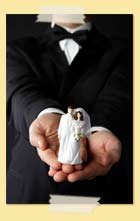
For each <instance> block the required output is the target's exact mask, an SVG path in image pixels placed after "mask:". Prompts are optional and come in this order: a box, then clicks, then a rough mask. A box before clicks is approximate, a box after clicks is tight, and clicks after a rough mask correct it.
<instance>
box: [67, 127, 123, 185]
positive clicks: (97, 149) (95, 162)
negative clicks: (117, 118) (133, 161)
mask: <svg viewBox="0 0 140 221" xmlns="http://www.w3.org/2000/svg"><path fill="white" fill-rule="evenodd" d="M121 148H122V147H121V142H120V141H119V139H118V138H117V137H116V136H115V135H114V134H113V133H111V132H107V131H100V132H95V133H93V134H91V135H90V137H89V153H88V155H89V159H88V161H87V163H86V164H85V165H84V166H83V169H82V170H80V171H74V172H72V173H70V174H69V175H68V176H67V180H68V181H69V182H75V181H79V180H91V179H94V178H95V177H96V176H104V175H106V174H107V173H108V172H109V170H110V169H111V167H112V166H113V164H115V163H117V162H118V161H119V159H120V156H121Z"/></svg>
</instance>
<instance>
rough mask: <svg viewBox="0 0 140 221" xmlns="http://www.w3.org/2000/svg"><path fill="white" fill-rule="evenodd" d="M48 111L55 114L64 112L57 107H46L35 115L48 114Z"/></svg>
mask: <svg viewBox="0 0 140 221" xmlns="http://www.w3.org/2000/svg"><path fill="white" fill-rule="evenodd" d="M50 113H56V114H65V113H64V112H63V111H62V110H60V109H57V108H51V107H49V108H46V109H44V110H43V111H41V112H40V113H39V114H38V116H37V117H40V116H42V115H43V114H50Z"/></svg>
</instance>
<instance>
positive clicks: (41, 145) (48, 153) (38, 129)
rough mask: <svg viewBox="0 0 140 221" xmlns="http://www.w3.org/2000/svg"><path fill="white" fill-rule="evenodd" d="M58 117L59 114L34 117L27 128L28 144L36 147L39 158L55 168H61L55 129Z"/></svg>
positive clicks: (57, 124)
mask: <svg viewBox="0 0 140 221" xmlns="http://www.w3.org/2000/svg"><path fill="white" fill-rule="evenodd" d="M60 118H61V115H60V114H53V113H49V114H43V115H41V116H40V117H38V118H37V119H35V120H34V121H33V122H32V124H31V126H30V128H29V141H30V144H31V145H32V146H34V147H36V148H37V152H38V155H39V157H40V159H41V160H42V161H43V162H45V163H46V164H48V165H49V166H51V167H52V168H54V169H55V170H59V169H60V168H61V163H60V162H58V160H57V152H58V148H59V140H58V135H57V129H58V127H59V121H60Z"/></svg>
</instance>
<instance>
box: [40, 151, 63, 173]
mask: <svg viewBox="0 0 140 221" xmlns="http://www.w3.org/2000/svg"><path fill="white" fill-rule="evenodd" d="M38 153H39V155H40V158H41V160H42V161H43V162H45V163H46V164H48V165H49V166H51V167H52V168H53V169H55V170H59V169H61V163H60V162H58V160H57V156H56V155H55V152H54V151H53V150H51V149H50V148H49V149H47V150H44V151H42V150H39V149H38Z"/></svg>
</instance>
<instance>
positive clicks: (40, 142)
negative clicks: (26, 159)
mask: <svg viewBox="0 0 140 221" xmlns="http://www.w3.org/2000/svg"><path fill="white" fill-rule="evenodd" d="M30 143H31V145H32V146H34V147H38V148H39V149H41V150H45V149H47V148H48V143H47V140H46V138H45V136H43V135H41V134H34V135H31V136H30Z"/></svg>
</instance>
